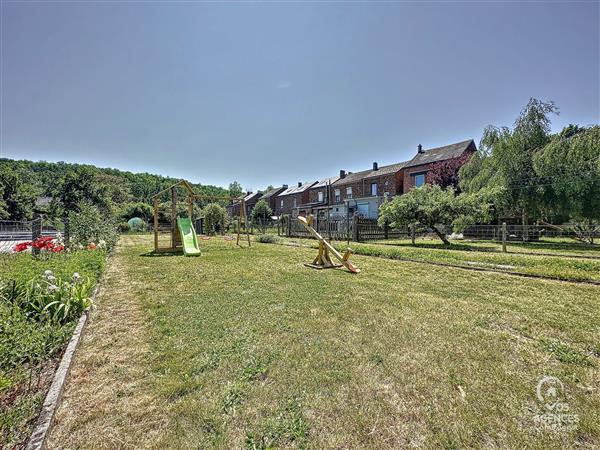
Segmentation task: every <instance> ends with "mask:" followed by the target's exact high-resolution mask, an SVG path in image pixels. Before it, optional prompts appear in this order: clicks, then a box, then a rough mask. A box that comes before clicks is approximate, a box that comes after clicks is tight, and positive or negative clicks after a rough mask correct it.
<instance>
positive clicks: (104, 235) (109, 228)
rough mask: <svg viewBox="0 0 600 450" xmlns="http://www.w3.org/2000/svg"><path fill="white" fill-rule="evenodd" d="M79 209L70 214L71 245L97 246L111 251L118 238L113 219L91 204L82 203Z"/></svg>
mask: <svg viewBox="0 0 600 450" xmlns="http://www.w3.org/2000/svg"><path fill="white" fill-rule="evenodd" d="M78 209H79V212H71V213H69V231H70V243H71V244H75V245H77V246H79V247H80V248H83V247H89V246H90V245H91V244H95V245H98V246H99V247H101V248H102V247H106V248H107V249H111V248H112V247H113V246H114V245H115V244H116V242H117V237H118V236H117V227H116V225H115V224H114V222H113V219H112V218H111V217H108V218H107V217H106V216H105V215H103V214H102V213H101V212H100V210H99V209H98V208H96V207H95V206H93V205H91V204H89V203H81V204H80V205H79V208H78Z"/></svg>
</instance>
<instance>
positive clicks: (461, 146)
mask: <svg viewBox="0 0 600 450" xmlns="http://www.w3.org/2000/svg"><path fill="white" fill-rule="evenodd" d="M476 151H477V146H476V145H475V142H474V141H473V139H469V140H467V141H463V142H458V143H456V144H450V145H445V146H443V147H436V148H432V149H430V150H424V149H423V146H422V145H421V144H419V146H418V147H417V154H416V155H415V156H414V158H413V159H411V160H410V161H408V162H407V163H405V165H404V185H403V189H402V191H403V192H408V191H410V190H411V189H412V188H414V187H415V186H417V187H418V186H421V185H423V184H425V180H426V177H427V172H428V171H429V170H430V169H431V168H432V166H433V165H434V164H435V163H438V162H441V161H448V160H450V159H454V158H460V157H461V156H463V155H464V154H465V153H471V154H472V153H474V152H476Z"/></svg>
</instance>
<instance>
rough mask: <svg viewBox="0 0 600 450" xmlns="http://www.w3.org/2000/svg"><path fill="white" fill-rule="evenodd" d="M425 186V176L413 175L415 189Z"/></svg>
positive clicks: (421, 174)
mask: <svg viewBox="0 0 600 450" xmlns="http://www.w3.org/2000/svg"><path fill="white" fill-rule="evenodd" d="M424 184H425V174H424V173H420V174H418V175H415V187H419V186H423V185H424Z"/></svg>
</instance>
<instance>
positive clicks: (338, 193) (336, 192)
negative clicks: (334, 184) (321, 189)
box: [335, 189, 341, 202]
mask: <svg viewBox="0 0 600 450" xmlns="http://www.w3.org/2000/svg"><path fill="white" fill-rule="evenodd" d="M340 200H341V197H340V190H339V189H336V190H335V201H336V202H339V201H340Z"/></svg>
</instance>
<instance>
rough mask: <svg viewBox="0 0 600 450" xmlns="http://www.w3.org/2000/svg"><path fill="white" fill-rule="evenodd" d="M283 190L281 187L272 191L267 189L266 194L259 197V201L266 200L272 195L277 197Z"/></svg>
mask: <svg viewBox="0 0 600 450" xmlns="http://www.w3.org/2000/svg"><path fill="white" fill-rule="evenodd" d="M282 189H283V186H281V187H276V188H273V189H269V190H268V191H267V192H265V193H264V194H263V195H262V197H260V200H266V199H268V198H271V197H273V196H274V195H277V194H278V193H279V192H281V190H282Z"/></svg>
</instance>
